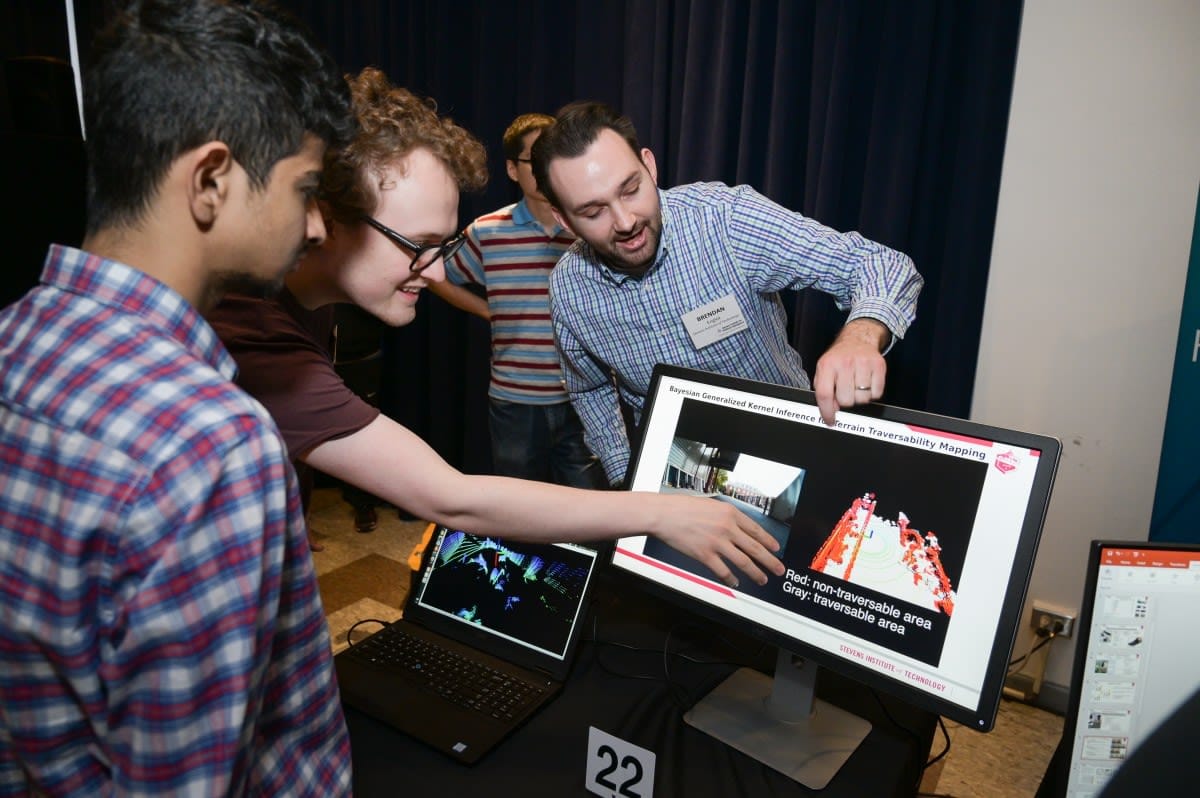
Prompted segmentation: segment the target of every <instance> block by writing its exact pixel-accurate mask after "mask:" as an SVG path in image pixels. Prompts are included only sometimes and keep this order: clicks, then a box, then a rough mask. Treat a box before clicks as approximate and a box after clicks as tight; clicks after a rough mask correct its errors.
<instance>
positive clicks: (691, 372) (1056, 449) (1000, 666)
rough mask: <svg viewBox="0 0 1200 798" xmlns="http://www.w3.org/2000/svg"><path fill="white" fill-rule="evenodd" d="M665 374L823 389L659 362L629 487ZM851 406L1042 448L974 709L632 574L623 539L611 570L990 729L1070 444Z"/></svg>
mask: <svg viewBox="0 0 1200 798" xmlns="http://www.w3.org/2000/svg"><path fill="white" fill-rule="evenodd" d="M664 378H677V379H683V380H691V381H695V382H700V383H705V384H709V385H713V386H714V387H717V388H724V389H730V390H736V391H744V392H749V393H757V394H759V395H761V396H764V397H768V398H772V399H780V400H784V401H791V402H798V403H803V404H808V405H812V406H814V407H815V406H816V395H815V393H813V392H812V391H810V390H805V389H801V388H790V387H786V386H780V385H773V384H770V383H762V382H757V381H754V380H748V379H745V378H741V377H731V376H728V375H723V374H716V373H713V372H706V371H699V370H696V369H691V368H687V367H683V366H672V365H667V364H661V363H660V364H658V365H657V366H655V369H654V372H653V374H652V377H651V382H650V389H649V391H648V393H647V397H646V403H645V405H644V406H643V408H642V415H641V420H640V422H639V424H638V426H637V430H636V433H635V436H634V439H635V442H634V446H632V447H631V456H630V460H629V466H628V468H627V469H626V474H625V480H624V489H626V490H629V489H630V488H631V485H632V482H633V479H634V475H635V471H636V464H637V463H638V461H639V459H640V457H641V455H642V445H643V441H644V437H645V436H644V431H645V429H646V426H647V423H648V421H649V419H650V418H651V417H652V415H653V411H654V405H655V400H656V397H657V395H658V390H659V387H660V385H661V383H662V381H663V379H664ZM850 412H853V413H854V414H856V415H858V416H860V417H864V418H868V419H878V420H883V421H891V422H896V423H901V424H912V425H916V426H920V427H926V428H929V429H935V430H942V431H945V432H948V433H952V434H955V435H962V436H966V437H975V438H982V439H986V440H992V441H998V442H1002V443H1005V444H1010V445H1013V446H1019V447H1022V448H1026V449H1037V450H1039V452H1040V455H1039V457H1038V465H1037V470H1036V472H1035V475H1034V478H1033V481H1032V484H1031V489H1030V493H1029V503H1028V504H1027V506H1026V509H1025V516H1024V521H1023V523H1022V528H1021V531H1020V533H1019V535H1018V539H1017V541H1016V547H1015V550H1014V557H1013V563H1012V567H1011V569H1010V577H1009V580H1008V588H1007V590H1006V591H1005V596H1004V599H1003V600H1002V602H1001V604H1000V612H999V617H998V619H997V631H996V636H995V638H994V639H993V643H992V650H991V653H990V655H989V657H988V664H987V668H986V671H985V673H986V676H985V679H984V682H983V684H982V685H981V690H980V701H979V703H978V704H977V705H976V706H975V707H974V708H970V707H965V706H963V705H961V704H958V703H954V702H951V701H949V700H946V699H939V698H938V697H937V696H936V695H934V694H932V693H929V692H925V691H923V690H919V689H916V688H914V687H911V686H909V685H907V684H906V683H904V682H901V681H898V680H895V679H891V678H889V677H887V676H884V675H883V674H880V673H877V672H875V671H873V670H870V669H868V668H864V667H862V666H861V665H857V664H856V663H855V662H854V661H853V660H851V659H848V658H844V657H841V656H838V655H835V654H832V653H830V652H828V651H826V650H824V649H822V648H819V647H815V646H813V645H811V644H809V643H806V642H805V641H802V640H799V639H796V638H793V637H790V636H788V635H785V634H782V633H779V632H776V631H775V630H773V629H771V628H770V627H767V626H764V625H762V624H758V623H755V622H753V621H751V620H748V619H747V618H745V617H742V616H739V615H737V614H735V613H732V612H728V611H726V610H723V609H721V608H719V607H715V606H712V605H711V604H708V603H705V602H704V601H701V600H699V599H696V598H694V597H692V596H689V595H686V594H683V593H681V592H679V591H677V590H675V589H673V588H671V587H670V586H667V585H664V584H661V583H658V582H655V581H653V580H650V579H646V578H644V577H642V576H641V575H639V574H636V573H634V572H631V571H629V570H627V569H625V568H624V567H622V566H621V565H620V563H619V562H618V554H617V547H618V546H619V542H620V541H617V545H614V546H613V549H612V551H611V552H609V553H608V561H607V562H608V565H609V568H608V569H606V570H608V571H610V572H611V573H614V574H617V575H619V578H620V579H621V581H622V582H624V583H627V584H630V585H633V586H637V587H640V588H642V589H646V590H647V591H648V592H650V593H652V594H654V595H657V596H660V597H662V598H665V599H667V600H669V601H671V602H672V603H673V604H675V605H677V606H680V607H681V608H683V609H685V610H690V611H693V612H695V613H696V614H698V615H700V616H702V617H706V618H708V619H710V620H713V621H716V622H718V623H722V624H725V625H729V626H731V627H733V628H735V629H738V630H740V631H742V632H744V633H747V634H748V635H749V636H750V637H752V638H754V639H757V640H761V641H763V642H765V643H769V644H771V645H775V646H778V647H780V648H784V649H786V650H788V651H791V652H792V653H794V654H796V655H798V656H802V657H806V658H809V659H811V660H812V661H814V662H816V663H817V664H818V665H820V666H822V667H826V668H830V669H834V670H837V671H838V672H839V673H842V674H844V675H846V676H847V677H849V678H851V679H854V680H856V681H858V682H860V683H862V684H864V685H866V686H868V687H870V688H872V689H878V690H880V691H882V692H885V693H888V694H889V695H892V696H895V697H896V698H898V699H900V700H902V701H905V702H907V703H909V704H911V705H913V706H915V707H918V708H921V709H925V710H927V711H930V712H934V713H936V714H939V715H942V716H944V717H946V718H949V719H951V720H953V721H955V722H957V723H961V724H963V725H964V726H967V727H969V728H972V729H975V730H977V731H990V730H991V729H992V728H993V726H994V725H995V720H996V713H997V711H998V709H999V706H1000V700H1001V697H1002V694H1003V688H1004V679H1005V676H1006V675H1007V670H1008V662H1009V657H1010V655H1011V652H1012V648H1013V644H1014V642H1015V640H1016V635H1017V631H1018V629H1019V628H1020V623H1021V617H1022V614H1023V612H1022V611H1023V608H1024V603H1025V597H1026V595H1027V592H1028V589H1029V582H1030V579H1031V577H1032V572H1033V562H1034V559H1035V558H1036V556H1037V549H1038V544H1039V542H1040V540H1041V534H1042V528H1043V524H1044V523H1045V518H1046V513H1047V510H1048V508H1049V503H1050V501H1049V498H1050V491H1051V488H1052V486H1053V482H1054V476H1055V473H1056V471H1057V468H1058V462H1059V458H1060V455H1061V450H1062V444H1061V442H1060V441H1059V440H1058V439H1057V438H1054V437H1051V436H1046V435H1039V434H1035V433H1028V432H1021V431H1017V430H1011V429H1007V428H1003V427H996V426H992V425H988V424H982V423H979V422H974V421H969V420H965V419H959V418H954V417H951V416H943V415H937V414H934V413H928V412H925V411H919V410H912V409H909V408H903V407H898V406H895V405H886V404H880V403H872V404H869V405H861V406H855V407H854V408H852V409H851V410H850Z"/></svg>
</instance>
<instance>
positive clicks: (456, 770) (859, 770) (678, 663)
mask: <svg viewBox="0 0 1200 798" xmlns="http://www.w3.org/2000/svg"><path fill="white" fill-rule="evenodd" d="M612 587H613V586H611V585H609V586H608V588H607V589H605V590H602V591H601V595H600V596H598V598H597V599H596V600H595V601H594V603H593V606H592V610H591V613H592V618H591V631H592V634H591V635H589V637H590V638H591V639H589V640H588V641H587V642H585V644H584V645H583V646H581V648H580V650H579V651H578V653H577V661H576V664H575V668H574V671H573V673H572V675H571V677H570V680H569V681H568V683H567V685H566V687H565V688H564V690H563V692H562V694H561V695H560V696H559V697H558V698H557V699H556V700H555V701H553V702H552V703H551V704H550V705H549V706H547V707H546V708H544V709H543V710H542V711H541V712H540V713H539V714H537V715H536V716H535V717H534V718H533V719H532V720H531V721H530V722H529V723H527V724H526V725H525V726H523V727H522V728H521V729H519V730H518V731H517V732H516V734H515V735H514V736H513V737H511V738H509V739H508V740H506V741H505V742H504V743H502V744H501V745H500V747H499V748H497V749H496V750H494V751H492V752H491V753H490V754H488V755H487V756H486V757H485V758H484V759H483V760H482V761H481V762H480V763H478V764H477V765H475V766H472V767H466V766H463V765H460V764H458V763H456V762H454V761H452V760H450V759H449V758H448V757H446V756H444V755H442V754H441V753H439V752H437V751H434V750H433V749H430V748H427V747H426V746H424V745H422V744H421V743H418V742H416V741H415V740H413V739H411V738H409V737H407V736H405V735H403V734H400V733H398V732H395V731H393V730H392V729H390V728H389V727H387V726H385V725H383V724H381V723H379V722H378V721H375V720H374V719H372V718H370V717H368V716H366V715H364V714H362V713H360V712H358V711H356V710H354V709H351V708H349V707H347V708H346V718H347V723H348V725H349V728H350V739H351V746H352V750H353V756H354V794H355V795H356V796H358V797H359V798H371V796H389V798H390V796H395V795H414V796H424V795H430V796H433V795H438V796H441V795H450V796H469V795H485V794H492V795H519V796H556V797H557V796H567V795H591V794H592V793H590V792H588V791H587V790H586V788H585V785H584V781H585V775H586V763H587V757H588V754H589V752H588V732H589V728H590V727H592V726H595V727H596V728H598V729H600V730H602V731H604V732H607V733H609V734H612V735H615V736H616V737H619V738H621V739H622V740H625V741H628V742H630V743H633V744H634V745H638V746H641V747H643V748H646V749H649V750H651V751H654V752H655V754H656V767H655V782H654V785H653V786H654V792H653V794H654V796H656V797H657V798H665V796H688V798H692V797H693V796H706V795H712V796H721V798H736V797H737V796H746V797H747V798H751V797H753V798H760V797H761V796H792V795H808V794H811V791H810V790H808V789H806V788H804V787H803V786H801V785H799V784H797V783H796V782H795V781H793V780H791V779H790V778H788V777H786V776H784V775H782V774H780V773H777V772H776V771H774V770H771V769H770V768H768V767H766V766H764V765H762V764H760V763H758V762H757V761H755V760H753V759H751V758H750V757H747V756H745V755H744V754H742V753H740V752H738V751H736V750H734V749H732V748H730V747H728V746H726V745H725V744H723V743H721V742H719V741H717V740H715V739H713V738H711V737H709V736H708V735H707V734H705V733H703V732H701V731H698V730H696V729H694V728H692V727H691V726H689V725H688V724H687V723H685V722H684V720H683V713H684V711H686V709H687V708H688V707H690V705H691V704H692V703H693V702H694V701H696V700H697V699H699V698H701V697H702V696H703V695H704V694H705V693H707V692H708V690H710V689H711V688H712V687H714V686H716V685H717V684H718V683H719V682H720V681H722V680H723V679H724V678H725V677H726V676H728V675H729V673H731V672H732V671H733V670H734V669H735V668H736V667H737V666H738V665H744V664H749V665H753V666H756V667H759V668H760V669H761V670H764V671H765V672H768V673H769V672H770V669H771V668H772V667H773V666H774V662H775V653H774V651H773V650H771V649H769V648H768V647H764V646H762V645H760V644H759V643H757V642H755V641H753V640H751V639H750V638H747V637H743V636H740V635H737V634H734V633H732V632H729V631H728V630H726V629H724V628H723V627H720V626H718V625H715V624H712V623H709V622H707V621H702V620H699V619H696V618H694V616H691V615H688V614H686V613H682V612H679V611H678V610H675V609H674V608H672V607H670V606H668V605H666V604H665V603H663V602H660V601H658V600H657V599H653V598H650V597H647V596H643V595H630V594H628V593H627V594H625V595H624V596H622V595H621V593H620V592H619V591H617V590H614V589H612ZM664 647H665V648H666V650H667V651H668V652H670V653H669V655H668V656H666V657H665V658H664V655H663V650H664ZM664 659H665V661H666V668H667V670H668V673H669V678H664ZM817 695H818V696H819V697H821V698H823V699H825V700H827V701H830V702H831V703H833V704H835V705H837V706H840V707H842V708H844V709H846V710H848V711H850V712H853V713H855V714H858V715H861V716H862V717H865V718H867V719H868V720H870V721H871V722H872V724H873V728H872V730H871V733H870V734H869V735H868V736H867V738H866V740H864V741H863V744H862V745H861V746H860V747H859V748H858V750H856V751H855V752H854V754H853V755H852V756H851V758H850V759H849V760H848V761H847V763H846V764H845V765H844V766H843V767H842V769H841V770H840V771H839V772H838V774H837V776H836V777H835V778H834V780H833V781H832V782H830V784H829V785H828V786H827V787H826V788H825V789H824V790H821V791H820V793H819V794H820V795H822V796H830V797H833V796H855V797H856V798H858V797H859V796H888V795H896V796H911V795H914V794H915V792H916V787H917V784H918V781H919V779H920V776H921V769H922V766H923V764H924V761H925V758H926V756H927V755H928V752H929V747H930V743H931V741H932V737H933V732H934V728H935V725H936V716H934V715H930V714H928V713H925V712H921V711H917V710H915V709H913V708H911V707H910V706H908V705H905V704H902V703H900V702H898V701H895V700H893V699H890V698H888V697H886V696H882V695H879V696H876V695H874V694H872V692H871V691H870V690H868V689H867V688H865V687H862V686H860V685H858V684H856V683H854V682H851V681H849V680H847V679H845V678H842V677H840V676H838V675H837V674H836V673H833V672H831V671H827V670H826V671H822V673H821V676H820V679H819V680H818V684H817ZM881 704H882V706H881ZM643 787H644V785H643ZM637 793H638V794H639V795H643V796H644V795H647V794H648V793H649V791H648V790H646V789H644V788H643V789H639V790H637Z"/></svg>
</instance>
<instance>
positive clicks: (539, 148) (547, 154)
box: [531, 101, 642, 210]
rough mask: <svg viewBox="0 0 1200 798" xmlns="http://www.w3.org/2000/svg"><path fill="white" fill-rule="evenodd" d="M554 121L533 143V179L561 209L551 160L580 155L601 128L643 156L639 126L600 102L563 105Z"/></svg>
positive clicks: (541, 190)
mask: <svg viewBox="0 0 1200 798" xmlns="http://www.w3.org/2000/svg"><path fill="white" fill-rule="evenodd" d="M555 117H556V120H555V122H554V124H553V125H551V126H550V127H549V128H547V129H546V130H545V131H543V132H542V135H540V136H538V140H537V141H535V142H534V143H533V151H532V153H531V157H532V159H533V163H532V164H531V166H532V167H533V179H534V180H536V181H537V187H538V191H540V192H541V193H542V196H544V197H545V198H546V199H547V200H548V201H549V202H550V204H551V205H553V206H554V207H555V208H559V209H560V210H561V209H562V205H560V204H559V200H558V195H557V194H555V193H554V187H553V186H551V185H550V162H551V161H553V160H554V159H555V158H578V157H579V156H580V155H583V153H584V151H585V150H587V148H588V147H590V146H592V143H593V142H595V140H596V138H597V137H598V136H599V135H600V132H601V131H602V130H605V129H608V130H611V131H613V132H614V133H616V134H617V135H618V136H620V137H621V138H623V139H625V143H626V144H628V145H629V147H630V149H632V150H633V153H634V155H637V156H638V158H639V159H640V158H641V154H642V147H641V145H640V144H638V137H637V130H636V129H635V128H634V127H633V122H632V121H630V119H629V117H627V116H624V115H622V114H620V113H618V112H617V110H616V109H615V108H613V107H612V106H610V105H606V104H605V103H601V102H589V101H578V102H573V103H569V104H567V105H564V106H563V107H562V108H560V109H559V110H558V113H557V114H555Z"/></svg>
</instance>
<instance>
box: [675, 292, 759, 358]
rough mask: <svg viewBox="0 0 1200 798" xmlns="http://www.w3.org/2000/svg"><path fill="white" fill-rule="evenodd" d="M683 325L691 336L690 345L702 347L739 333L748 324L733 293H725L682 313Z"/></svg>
mask: <svg viewBox="0 0 1200 798" xmlns="http://www.w3.org/2000/svg"><path fill="white" fill-rule="evenodd" d="M683 326H684V327H686V328H687V331H688V335H690V336H691V337H692V346H694V347H696V348H697V349H703V348H704V347H706V346H708V345H709V344H715V343H716V342H717V341H721V340H723V339H725V338H728V337H729V336H731V335H734V334H735V333H740V332H741V331H742V330H744V329H746V328H747V327H749V326H750V325H749V324H747V323H746V317H745V316H743V315H742V309H741V308H740V307H738V303H737V300H736V299H735V298H734V296H733V294H726V295H725V296H723V297H721V298H720V299H718V300H716V301H714V302H709V303H708V304H707V305H701V306H700V307H698V308H696V309H695V310H689V311H688V312H687V313H685V314H683Z"/></svg>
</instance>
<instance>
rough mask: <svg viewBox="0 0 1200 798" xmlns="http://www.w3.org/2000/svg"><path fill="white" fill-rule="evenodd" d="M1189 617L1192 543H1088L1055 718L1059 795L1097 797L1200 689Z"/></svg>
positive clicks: (1194, 579) (1197, 573)
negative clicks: (1061, 713) (1066, 680)
mask: <svg viewBox="0 0 1200 798" xmlns="http://www.w3.org/2000/svg"><path fill="white" fill-rule="evenodd" d="M1197 618H1200V544H1188V543H1165V542H1164V543H1155V542H1146V541H1141V542H1134V541H1125V542H1121V541H1100V540H1097V541H1092V543H1091V548H1090V553H1089V556H1088V566H1087V578H1086V586H1085V587H1084V594H1083V602H1082V606H1081V607H1080V611H1079V624H1078V626H1077V630H1078V635H1079V637H1078V640H1079V642H1078V644H1077V647H1076V649H1075V669H1074V671H1072V679H1071V700H1070V703H1069V705H1068V710H1067V716H1066V719H1065V721H1064V724H1063V744H1064V746H1066V745H1069V746H1070V757H1069V759H1068V760H1067V761H1068V763H1069V764H1068V766H1067V784H1066V791H1065V794H1066V795H1067V796H1069V797H1070V798H1085V796H1093V795H1099V794H1100V792H1101V791H1102V789H1103V788H1104V786H1105V784H1107V783H1108V781H1109V779H1110V777H1112V776H1113V774H1114V773H1115V772H1116V771H1117V770H1119V769H1120V768H1121V767H1122V765H1123V764H1124V762H1125V760H1126V759H1127V758H1128V757H1129V756H1130V754H1132V753H1133V752H1134V751H1135V750H1136V749H1137V747H1138V746H1139V745H1140V744H1141V743H1142V742H1144V741H1145V740H1146V739H1147V738H1148V737H1149V736H1150V735H1151V734H1152V733H1153V732H1154V730H1155V729H1156V728H1157V727H1158V726H1159V724H1160V723H1162V721H1163V720H1164V719H1165V718H1167V716H1169V715H1170V714H1171V713H1172V712H1173V711H1174V710H1175V709H1176V708H1177V707H1178V706H1180V705H1181V704H1182V703H1183V702H1184V701H1185V700H1187V699H1188V698H1189V697H1190V696H1192V694H1193V693H1194V692H1195V691H1196V690H1197V689H1198V688H1200V667H1197V664H1196V663H1197V660H1198V659H1200V636H1197V633H1196V629H1197V623H1198V622H1197ZM1146 794H1153V793H1152V792H1151V793H1146Z"/></svg>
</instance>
